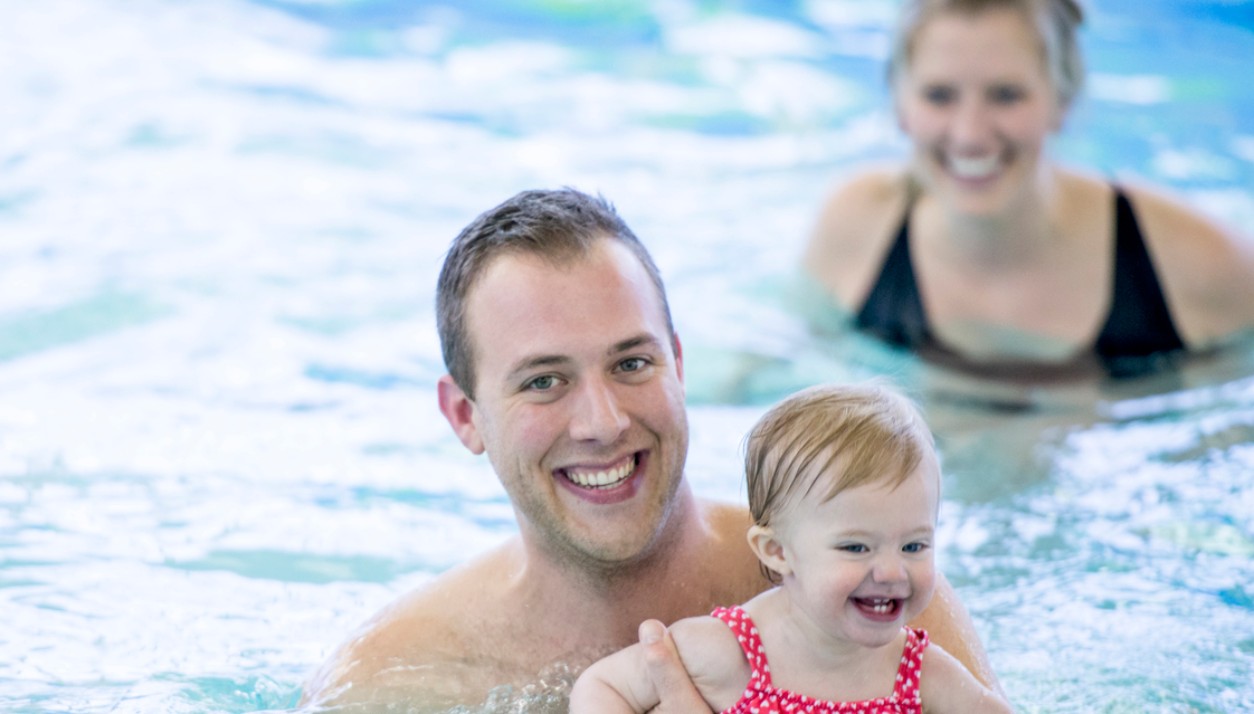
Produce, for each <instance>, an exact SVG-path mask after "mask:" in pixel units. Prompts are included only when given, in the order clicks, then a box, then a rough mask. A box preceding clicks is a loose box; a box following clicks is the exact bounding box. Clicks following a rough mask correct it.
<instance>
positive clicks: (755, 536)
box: [749, 525, 792, 575]
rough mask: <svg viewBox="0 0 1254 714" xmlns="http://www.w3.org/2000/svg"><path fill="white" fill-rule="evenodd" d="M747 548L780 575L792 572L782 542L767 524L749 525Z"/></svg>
mask: <svg viewBox="0 0 1254 714" xmlns="http://www.w3.org/2000/svg"><path fill="white" fill-rule="evenodd" d="M749 549H750V550H752V551H753V554H754V555H756V556H758V560H760V561H762V564H763V565H765V566H766V567H768V568H770V569H771V570H774V571H775V572H777V573H779V574H780V575H790V574H792V566H790V565H789V564H788V557H787V555H786V554H785V553H784V544H783V543H781V542H780V541H779V538H777V537H776V536H775V531H774V529H772V528H770V527H769V526H759V525H752V526H749Z"/></svg>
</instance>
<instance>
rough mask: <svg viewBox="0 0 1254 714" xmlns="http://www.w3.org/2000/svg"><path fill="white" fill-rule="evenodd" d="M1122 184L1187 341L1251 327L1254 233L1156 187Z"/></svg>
mask: <svg viewBox="0 0 1254 714" xmlns="http://www.w3.org/2000/svg"><path fill="white" fill-rule="evenodd" d="M1120 187H1121V190H1122V191H1123V193H1124V194H1125V195H1126V196H1127V197H1128V200H1129V202H1130V203H1131V204H1132V208H1133V211H1134V213H1135V215H1136V219H1137V224H1138V226H1139V227H1140V229H1141V235H1142V237H1143V239H1144V241H1145V244H1146V247H1147V248H1148V249H1149V252H1150V255H1152V256H1153V259H1154V265H1155V268H1156V269H1157V272H1158V274H1159V280H1160V282H1161V283H1162V284H1163V288H1164V291H1165V293H1166V295H1167V299H1168V303H1169V304H1170V306H1171V308H1172V314H1173V316H1175V318H1176V323H1177V328H1178V329H1179V330H1180V331H1181V333H1182V336H1183V337H1184V338H1185V341H1186V342H1187V343H1188V344H1190V345H1191V346H1195V347H1204V346H1207V345H1210V344H1213V343H1215V342H1217V341H1220V340H1222V339H1223V338H1225V337H1227V336H1229V335H1231V334H1233V333H1235V332H1240V331H1244V330H1247V329H1249V328H1251V327H1254V236H1248V235H1240V234H1238V233H1237V232H1236V230H1235V229H1233V228H1232V227H1230V226H1227V225H1225V224H1224V223H1223V222H1222V221H1221V220H1219V219H1218V218H1215V217H1212V216H1210V215H1207V214H1206V213H1204V212H1203V211H1201V210H1200V209H1198V208H1196V207H1194V206H1191V205H1189V204H1187V203H1185V202H1184V201H1183V200H1182V199H1181V198H1179V197H1177V196H1174V195H1172V194H1170V193H1168V192H1166V191H1164V190H1162V189H1160V188H1156V187H1152V186H1147V185H1142V184H1132V183H1124V184H1121V186H1120Z"/></svg>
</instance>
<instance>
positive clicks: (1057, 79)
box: [806, 0, 1254, 375]
mask: <svg viewBox="0 0 1254 714" xmlns="http://www.w3.org/2000/svg"><path fill="white" fill-rule="evenodd" d="M1081 21H1082V11H1081V9H1080V8H1079V6H1077V5H1076V4H1075V3H1074V2H1073V1H1072V0H907V2H906V5H905V10H904V13H903V16H902V20H901V25H900V27H899V31H898V34H897V37H896V39H895V41H894V42H895V46H894V50H893V55H892V58H891V64H890V67H889V81H890V83H891V86H892V90H893V94H894V101H895V108H896V113H897V117H898V122H899V124H900V126H901V128H902V130H903V131H904V132H905V133H906V134H907V135H908V136H909V138H910V139H911V141H912V143H913V146H914V149H913V153H912V157H911V162H910V165H909V167H908V169H907V170H905V171H902V170H900V169H893V170H877V171H871V172H868V173H865V174H862V175H860V176H857V177H856V178H854V179H853V180H852V181H850V182H849V183H847V184H846V185H844V186H843V187H841V188H840V189H838V190H837V191H836V193H835V194H834V195H833V196H832V197H831V199H830V200H829V201H828V203H827V205H826V207H825V209H824V210H823V212H822V214H821V216H820V219H819V224H818V227H817V230H816V231H815V234H814V236H813V238H812V240H811V243H810V245H809V247H808V250H807V255H806V266H807V269H808V270H809V271H810V273H811V274H812V275H813V276H814V277H815V278H816V279H817V280H818V281H819V282H820V284H821V285H823V286H824V287H825V288H826V289H827V290H829V291H830V292H832V293H833V294H834V296H835V298H836V299H837V300H838V302H840V303H841V304H842V305H843V306H845V307H848V308H849V309H850V310H851V311H852V312H853V313H854V315H855V321H856V323H857V325H858V326H859V327H860V328H863V329H865V330H867V331H869V332H871V333H873V334H876V335H878V336H880V337H881V338H883V339H885V340H887V341H889V342H892V343H895V344H900V345H903V346H906V347H909V348H911V349H914V350H917V351H918V352H920V353H921V354H924V355H927V356H932V357H936V358H940V359H943V360H946V361H950V362H953V363H958V364H962V365H966V366H970V367H973V368H975V369H977V370H980V371H983V372H996V371H1000V370H1002V369H1004V368H1011V369H1019V368H1022V367H1025V366H1026V367H1028V368H1029V369H1030V370H1031V371H1034V372H1037V373H1041V372H1045V371H1060V370H1061V371H1071V370H1077V369H1083V368H1086V367H1091V366H1094V365H1097V366H1101V367H1104V368H1105V369H1106V370H1107V371H1108V372H1110V373H1112V374H1116V375H1120V374H1127V373H1136V372H1142V371H1145V370H1146V369H1148V368H1151V367H1152V365H1154V364H1158V363H1161V362H1162V356H1163V355H1171V354H1176V353H1180V352H1182V351H1185V350H1187V351H1199V350H1205V349H1208V348H1213V347H1216V346H1218V345H1220V344H1222V343H1224V342H1225V341H1227V340H1229V339H1231V338H1233V337H1234V335H1236V333H1239V332H1242V331H1243V330H1246V329H1247V328H1249V327H1250V326H1251V325H1254V244H1251V242H1250V241H1248V240H1245V239H1243V238H1241V237H1239V236H1237V235H1235V234H1234V233H1232V232H1231V231H1229V230H1227V229H1225V228H1223V227H1221V226H1220V225H1218V224H1216V223H1215V222H1213V221H1210V220H1208V219H1206V218H1204V217H1203V216H1201V215H1199V214H1198V213H1196V212H1194V211H1191V210H1189V209H1188V208H1186V207H1184V206H1182V205H1181V204H1179V203H1177V202H1176V201H1174V200H1172V199H1170V198H1167V197H1166V196H1164V195H1162V194H1160V193H1158V192H1155V191H1153V190H1150V189H1147V188H1140V187H1133V186H1126V185H1112V184H1111V183H1109V182H1108V181H1105V180H1103V179H1101V178H1097V177H1093V176H1088V175H1084V174H1082V173H1080V172H1077V171H1074V170H1071V169H1068V168H1063V167H1061V166H1058V165H1056V164H1054V163H1052V162H1051V161H1050V160H1049V159H1048V158H1047V157H1046V156H1045V151H1044V149H1045V144H1046V141H1047V139H1048V138H1049V137H1050V135H1051V134H1053V133H1054V132H1056V131H1057V130H1058V129H1059V128H1060V127H1061V125H1062V122H1063V119H1064V117H1065V115H1066V112H1067V110H1068V108H1069V106H1070V105H1071V103H1072V101H1073V99H1074V98H1075V96H1076V94H1077V92H1078V90H1079V88H1080V85H1081V83H1082V77H1083V66H1082V60H1081V58H1080V53H1079V47H1078V45H1077V43H1076V28H1077V27H1078V26H1079V24H1080V23H1081Z"/></svg>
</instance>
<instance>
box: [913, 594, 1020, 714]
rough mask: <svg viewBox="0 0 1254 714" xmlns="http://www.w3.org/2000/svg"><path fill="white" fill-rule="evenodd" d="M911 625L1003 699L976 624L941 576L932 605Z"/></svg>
mask: <svg viewBox="0 0 1254 714" xmlns="http://www.w3.org/2000/svg"><path fill="white" fill-rule="evenodd" d="M910 624H911V625H912V626H914V627H921V628H923V629H925V630H927V634H928V637H930V638H931V640H932V642H935V643H936V644H938V645H940V646H941V647H943V648H944V649H945V651H946V652H948V653H949V654H951V655H953V656H954V658H955V659H957V660H958V661H959V662H961V663H962V665H963V666H964V667H966V668H967V671H969V672H971V674H973V675H975V678H976V679H978V680H979V681H980V682H981V683H982V684H983V685H984V686H986V687H988V688H989V689H991V690H993V691H994V692H996V693H997V694H999V695H1000V696H1002V697H1005V692H1003V691H1002V689H1001V685H1000V684H999V683H998V682H997V675H995V674H993V668H992V666H991V665H990V664H989V663H988V654H987V653H986V652H985V651H984V645H983V643H981V642H980V636H979V635H977V634H976V632H975V623H974V622H972V621H971V615H970V614H968V613H967V608H966V607H964V606H963V604H962V601H961V600H959V599H958V594H957V593H955V592H954V588H953V586H952V585H950V584H949V579H948V578H946V577H945V575H944V574H943V573H939V572H938V573H937V574H936V592H935V593H934V594H933V595H932V602H931V603H929V604H928V606H927V609H926V610H924V611H923V613H922V614H920V615H919V616H918V617H917V618H915V620H914V622H912V623H910Z"/></svg>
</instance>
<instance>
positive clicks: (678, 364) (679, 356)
mask: <svg viewBox="0 0 1254 714" xmlns="http://www.w3.org/2000/svg"><path fill="white" fill-rule="evenodd" d="M671 339H672V340H674V342H675V371H676V372H677V373H678V374H679V383H680V384H683V383H684V346H683V345H682V344H680V342H679V333H678V332H676V333H674V334H672V335H671Z"/></svg>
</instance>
